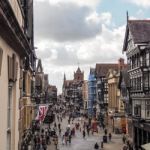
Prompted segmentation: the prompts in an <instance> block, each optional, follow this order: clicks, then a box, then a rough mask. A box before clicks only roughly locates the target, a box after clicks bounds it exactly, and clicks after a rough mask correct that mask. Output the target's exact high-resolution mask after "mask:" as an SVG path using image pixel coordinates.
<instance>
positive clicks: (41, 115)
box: [36, 105, 48, 121]
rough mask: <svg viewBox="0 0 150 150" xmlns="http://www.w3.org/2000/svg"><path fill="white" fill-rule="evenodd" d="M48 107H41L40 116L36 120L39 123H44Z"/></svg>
mask: <svg viewBox="0 0 150 150" xmlns="http://www.w3.org/2000/svg"><path fill="white" fill-rule="evenodd" d="M47 110H48V106H42V105H41V106H39V110H38V114H37V117H36V119H37V120H39V121H43V120H44V118H45V116H46V114H47Z"/></svg>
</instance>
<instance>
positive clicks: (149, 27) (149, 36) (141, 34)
mask: <svg viewBox="0 0 150 150" xmlns="http://www.w3.org/2000/svg"><path fill="white" fill-rule="evenodd" d="M129 31H130V33H131V36H132V38H133V42H134V44H138V43H149V42H150V20H129V21H128V23H127V26H126V33H125V39H124V45H123V51H126V47H127V40H128V36H129Z"/></svg>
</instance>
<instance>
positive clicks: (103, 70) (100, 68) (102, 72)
mask: <svg viewBox="0 0 150 150" xmlns="http://www.w3.org/2000/svg"><path fill="white" fill-rule="evenodd" d="M109 69H113V70H116V71H118V69H119V68H118V64H96V68H95V73H96V76H97V77H102V76H106V75H107V73H108V71H109Z"/></svg>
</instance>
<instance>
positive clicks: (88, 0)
mask: <svg viewBox="0 0 150 150" xmlns="http://www.w3.org/2000/svg"><path fill="white" fill-rule="evenodd" d="M36 1H48V0H36ZM64 2H65V3H68V2H69V3H75V4H78V5H80V6H90V7H95V6H96V5H97V4H98V3H100V2H101V0H49V3H50V4H53V5H55V4H58V3H64Z"/></svg>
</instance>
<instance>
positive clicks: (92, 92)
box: [88, 68, 96, 117]
mask: <svg viewBox="0 0 150 150" xmlns="http://www.w3.org/2000/svg"><path fill="white" fill-rule="evenodd" d="M88 115H89V116H90V117H94V116H95V115H96V78H95V69H94V68H90V73H89V77H88Z"/></svg>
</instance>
